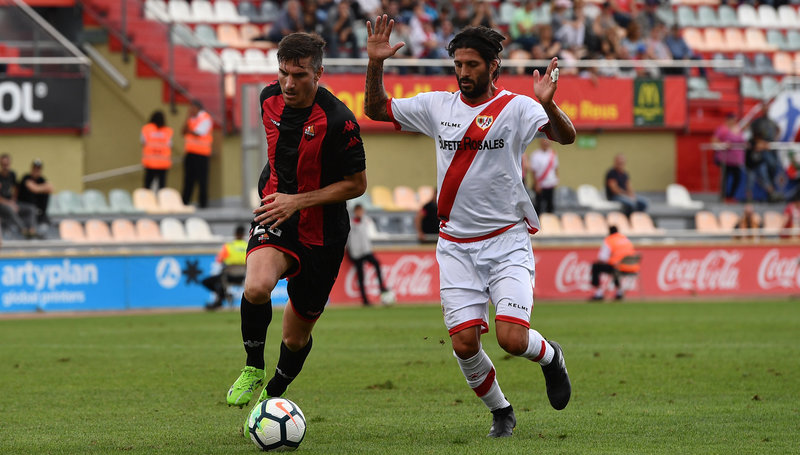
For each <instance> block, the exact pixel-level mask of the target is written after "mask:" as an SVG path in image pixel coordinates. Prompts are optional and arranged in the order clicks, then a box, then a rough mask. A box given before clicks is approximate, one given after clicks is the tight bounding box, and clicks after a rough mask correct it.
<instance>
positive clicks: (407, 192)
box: [392, 185, 420, 211]
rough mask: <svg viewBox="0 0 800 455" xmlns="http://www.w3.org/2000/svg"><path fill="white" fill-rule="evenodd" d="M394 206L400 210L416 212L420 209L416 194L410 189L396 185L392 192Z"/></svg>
mask: <svg viewBox="0 0 800 455" xmlns="http://www.w3.org/2000/svg"><path fill="white" fill-rule="evenodd" d="M392 197H393V200H394V205H395V206H396V207H397V208H399V209H401V210H412V211H417V210H419V209H420V204H419V201H417V193H416V192H415V191H414V190H412V189H411V188H410V187H407V186H405V185H398V186H396V187H394V190H393V191H392Z"/></svg>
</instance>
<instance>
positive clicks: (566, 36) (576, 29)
mask: <svg viewBox="0 0 800 455" xmlns="http://www.w3.org/2000/svg"><path fill="white" fill-rule="evenodd" d="M589 26H590V22H589V21H588V20H587V19H586V15H585V14H584V12H583V0H576V1H575V7H574V9H573V16H572V19H571V20H569V21H567V22H565V23H564V24H563V25H562V26H561V28H559V29H558V31H557V32H556V35H555V36H556V38H557V39H558V40H559V41H560V42H561V45H562V48H563V49H562V50H561V59H563V60H564V61H566V62H574V61H577V60H581V59H583V58H584V57H585V56H586V45H585V43H586V29H587V27H589ZM577 72H578V71H577V69H575V68H562V69H561V74H577Z"/></svg>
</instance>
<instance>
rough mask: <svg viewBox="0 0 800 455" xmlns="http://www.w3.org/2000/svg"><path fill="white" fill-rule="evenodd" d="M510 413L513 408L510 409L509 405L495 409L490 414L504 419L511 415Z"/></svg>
mask: <svg viewBox="0 0 800 455" xmlns="http://www.w3.org/2000/svg"><path fill="white" fill-rule="evenodd" d="M512 411H514V408H512V407H511V405H508V406H506V407H505V408H500V409H495V410H494V411H492V414H494V415H496V416H497V417H505V416H507V415H509V414H511V412H512Z"/></svg>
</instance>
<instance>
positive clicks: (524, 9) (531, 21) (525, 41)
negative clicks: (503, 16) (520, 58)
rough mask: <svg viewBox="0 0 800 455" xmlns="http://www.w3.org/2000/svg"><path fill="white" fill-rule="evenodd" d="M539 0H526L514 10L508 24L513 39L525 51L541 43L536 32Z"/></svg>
mask: <svg viewBox="0 0 800 455" xmlns="http://www.w3.org/2000/svg"><path fill="white" fill-rule="evenodd" d="M538 3H539V2H538V0H525V1H524V2H522V3H520V5H519V6H518V7H517V8H516V9H515V10H514V14H512V15H511V21H510V23H509V24H508V33H509V35H510V37H511V41H512V42H513V43H514V44H517V45H519V47H520V48H521V49H523V50H525V51H529V52H530V50H531V49H532V48H533V46H535V45H537V44H539V36H538V34H537V33H536V7H537V6H538Z"/></svg>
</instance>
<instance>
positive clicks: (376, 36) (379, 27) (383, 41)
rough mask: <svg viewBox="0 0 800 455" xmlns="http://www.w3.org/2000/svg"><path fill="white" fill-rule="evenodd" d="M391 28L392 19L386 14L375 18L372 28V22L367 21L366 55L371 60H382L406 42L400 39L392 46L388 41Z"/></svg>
mask: <svg viewBox="0 0 800 455" xmlns="http://www.w3.org/2000/svg"><path fill="white" fill-rule="evenodd" d="M393 28H394V19H389V16H387V15H386V14H384V15H383V16H378V17H376V18H375V29H374V30H373V28H372V23H371V22H370V21H367V57H369V58H370V59H373V60H380V61H384V60H386V59H387V58H389V57H391V56H393V55H394V54H395V53H396V52H397V51H398V50H400V48H401V47H403V46H405V45H406V43H404V42H402V41H401V42H399V43H397V44H395V45H394V46H392V45H391V44H390V43H389V37H390V36H391V35H392V29H393Z"/></svg>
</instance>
